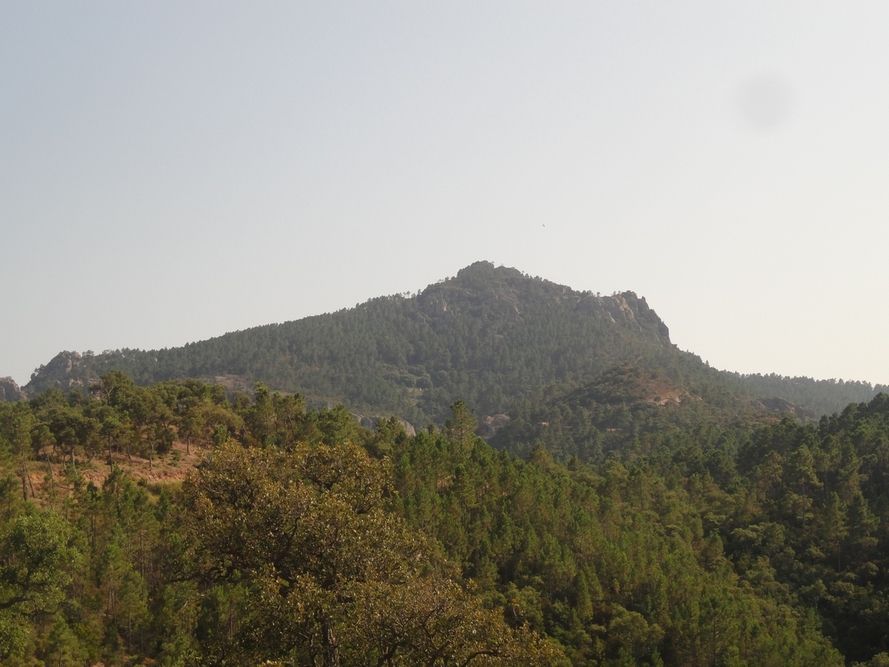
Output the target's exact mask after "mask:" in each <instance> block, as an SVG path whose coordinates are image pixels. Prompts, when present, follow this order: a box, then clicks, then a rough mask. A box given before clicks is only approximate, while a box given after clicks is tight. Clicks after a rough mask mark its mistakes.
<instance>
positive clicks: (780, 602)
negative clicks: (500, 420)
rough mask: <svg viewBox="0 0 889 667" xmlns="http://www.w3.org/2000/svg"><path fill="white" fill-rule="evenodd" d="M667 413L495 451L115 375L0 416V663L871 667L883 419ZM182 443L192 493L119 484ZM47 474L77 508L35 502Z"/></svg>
mask: <svg viewBox="0 0 889 667" xmlns="http://www.w3.org/2000/svg"><path fill="white" fill-rule="evenodd" d="M682 386H686V387H687V386H689V385H687V384H684V385H682ZM676 387H677V385H676V384H675V383H674V382H673V380H670V379H669V378H666V377H665V376H663V375H661V374H657V373H654V374H653V373H652V372H650V371H641V370H639V369H638V368H634V367H621V368H618V369H615V370H612V371H609V372H607V373H604V374H603V375H601V376H600V379H599V380H597V381H596V382H594V383H587V384H585V385H582V386H578V387H575V388H573V389H571V390H570V391H567V392H563V393H559V394H554V395H553V396H552V397H551V399H550V401H549V402H547V403H541V404H539V405H535V404H533V403H529V404H528V405H527V408H526V409H525V408H523V410H522V412H519V413H517V415H518V416H517V417H516V419H515V420H514V421H513V422H512V423H511V424H510V425H508V426H507V427H504V428H503V429H501V430H500V431H499V432H498V433H497V436H496V438H495V441H496V442H497V444H498V445H500V446H501V447H502V449H495V448H492V447H491V446H489V445H488V444H487V443H486V442H485V441H483V440H481V439H480V438H478V437H476V436H474V435H473V431H474V430H475V423H476V420H475V417H474V416H473V415H472V414H471V412H470V411H469V409H468V407H467V404H466V403H462V402H457V401H455V402H453V410H452V414H451V416H450V418H447V419H445V420H444V421H445V422H446V423H445V427H444V428H443V429H442V430H440V431H439V430H435V429H429V430H425V431H423V432H421V433H419V434H418V435H415V436H408V435H407V433H406V432H405V430H404V428H403V426H402V424H401V423H400V422H399V421H398V420H395V419H389V420H381V421H380V422H378V423H377V425H376V428H375V429H374V430H373V431H369V430H366V429H363V428H361V427H360V426H359V425H358V422H357V420H356V418H355V417H354V416H353V415H352V414H351V413H350V412H348V411H347V410H345V409H344V408H341V407H339V408H333V409H321V410H312V409H307V407H306V405H305V402H304V400H303V399H302V398H301V397H300V396H298V395H288V394H280V393H276V392H273V391H270V390H268V389H267V388H265V387H264V386H259V387H257V388H256V393H255V396H253V397H250V396H248V395H245V394H234V395H231V394H229V395H226V394H225V392H223V391H222V390H220V389H219V388H214V387H209V386H206V385H202V384H200V383H197V382H193V381H186V382H165V383H162V384H159V385H153V386H150V387H140V386H138V385H136V384H135V383H133V382H132V381H130V380H129V379H128V378H126V377H125V376H122V375H119V374H112V375H109V376H107V377H105V378H103V379H102V380H101V382H100V383H98V384H97V385H96V386H95V388H94V389H93V390H92V391H91V392H90V394H89V395H81V394H72V395H65V394H63V393H61V392H59V391H51V392H47V393H46V394H45V395H42V396H40V397H38V398H36V399H33V400H31V401H30V402H23V403H19V404H8V405H7V404H4V405H0V651H2V660H3V662H4V664H7V663H8V664H11V665H19V664H21V665H24V664H40V663H47V664H72V665H79V664H92V663H97V662H103V663H105V664H127V663H138V662H140V661H141V662H152V661H153V662H155V663H157V664H163V665H183V664H259V663H262V662H265V661H270V662H271V663H276V662H277V663H279V664H309V665H311V664H317V665H324V664H328V665H329V664H340V665H352V664H354V665H364V664H462V663H464V662H465V661H466V660H467V659H469V658H471V657H472V662H471V664H510V665H512V664H533V663H534V661H536V662H537V663H538V664H547V665H548V664H560V662H564V661H565V660H567V661H569V662H571V663H573V664H603V665H631V664H633V665H635V664H640V665H663V664H667V665H714V664H723V665H741V664H757V665H810V664H825V665H834V664H837V665H838V664H841V663H842V662H843V661H844V660H846V661H849V662H851V661H859V662H861V663H862V664H874V665H876V664H881V660H883V658H884V657H885V655H884V654H885V649H886V647H885V644H884V642H885V628H886V627H887V626H889V612H887V610H889V600H887V591H889V587H887V581H889V580H887V578H886V575H885V573H886V571H887V568H889V562H887V560H886V557H885V554H886V553H889V531H887V525H889V521H887V513H889V492H887V489H889V398H887V397H885V396H880V397H877V398H876V399H874V400H873V401H871V402H870V403H869V404H862V405H852V406H849V407H848V408H847V409H846V410H844V411H843V412H842V413H839V414H837V415H834V416H833V417H830V418H824V419H822V420H821V421H820V422H819V423H818V424H801V423H799V422H797V421H794V420H793V419H784V420H781V421H775V420H772V421H771V423H768V420H766V421H764V420H762V419H761V416H760V415H759V414H758V413H756V411H755V410H754V411H752V412H743V411H742V412H737V411H736V412H732V411H731V410H730V409H729V408H728V407H727V406H720V405H719V403H718V401H716V400H715V399H714V400H711V401H710V402H706V401H701V400H688V401H680V402H678V403H675V404H663V405H662V404H660V403H659V402H658V401H653V400H652V399H651V397H652V389H656V390H657V391H658V392H661V393H660V394H657V392H655V394H657V396H658V397H659V398H663V397H664V396H665V395H667V394H669V395H670V396H673V395H674V394H670V392H672V391H673V390H675V389H676ZM683 391H685V390H683ZM665 392H666V393H665ZM701 392H702V393H706V391H705V390H704V389H703V388H701ZM694 395H695V396H696V395H699V394H694ZM545 417H548V422H549V423H548V426H542V425H541V424H540V423H539V422H540V421H545V420H547V419H544V418H545ZM609 429H615V430H609ZM185 442H188V443H189V446H190V447H194V448H196V449H198V450H199V451H201V452H203V453H204V455H205V456H204V462H203V463H202V464H201V465H200V466H199V467H197V468H196V469H194V470H193V472H192V473H191V475H190V476H189V478H188V480H187V481H186V482H185V483H184V484H182V486H181V488H180V487H177V486H170V487H163V488H159V487H154V486H152V485H147V484H144V483H137V482H135V481H133V480H131V479H130V478H129V477H128V476H127V474H125V472H124V471H123V469H122V466H121V465H120V462H121V461H122V460H125V459H126V457H127V456H128V455H132V456H136V455H141V456H145V457H151V460H152V461H154V462H155V463H157V462H158V461H161V460H169V459H170V458H172V457H173V456H174V455H178V452H179V451H180V449H179V448H181V446H182V445H181V444H178V443H185ZM165 443H177V444H176V449H175V451H174V450H171V451H168V452H165ZM507 449H514V450H516V451H521V452H523V453H525V454H526V457H527V459H526V460H523V459H521V458H518V457H516V456H515V455H513V454H511V453H508V451H507ZM171 452H172V453H171ZM98 456H100V457H102V458H103V459H104V460H105V461H107V460H111V461H112V462H114V466H113V469H111V471H110V474H108V476H107V478H106V479H105V481H104V483H103V484H101V485H99V486H96V485H92V484H86V483H84V482H83V478H82V477H81V476H80V474H81V472H84V471H87V470H89V469H90V467H91V466H95V465H101V466H105V462H104V461H102V462H96V463H92V462H91V459H92V458H94V457H98ZM47 465H54V466H56V467H57V468H64V469H65V470H67V471H69V474H68V481H67V483H66V484H62V483H61V482H58V483H57V484H56V486H55V487H52V486H51V485H50V480H51V479H52V478H47V482H46V483H45V484H44V485H43V486H42V487H41V486H40V485H37V487H36V489H35V488H33V487H31V486H29V484H28V480H29V479H31V473H32V472H33V470H34V469H37V470H43V469H44V468H45V467H46V466H47ZM837 649H839V651H838V650H837ZM881 652H883V655H882V656H881ZM473 656H474V657H473Z"/></svg>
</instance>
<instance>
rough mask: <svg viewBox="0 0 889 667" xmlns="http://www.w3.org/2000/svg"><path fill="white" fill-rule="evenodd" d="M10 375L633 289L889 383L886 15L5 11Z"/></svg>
mask: <svg viewBox="0 0 889 667" xmlns="http://www.w3.org/2000/svg"><path fill="white" fill-rule="evenodd" d="M2 16H3V18H4V20H3V22H2V26H0V37H2V39H0V83H2V86H3V88H2V89H3V91H4V93H3V94H4V101H5V102H6V103H5V104H3V105H0V239H2V242H0V260H2V261H0V280H2V282H3V284H4V285H5V286H6V290H5V293H4V297H5V298H4V303H3V307H2V311H0V313H2V314H0V327H2V331H3V343H4V344H3V345H2V346H0V376H5V375H11V376H12V377H13V378H14V379H15V380H16V381H18V382H19V383H22V384H24V383H25V382H27V380H28V378H29V377H30V374H31V372H32V371H33V370H34V369H35V368H36V367H37V366H38V365H40V364H43V363H46V362H47V361H49V359H50V358H52V357H53V356H54V355H55V354H57V353H58V352H59V351H61V350H63V349H68V350H77V351H85V350H88V349H92V350H94V351H96V352H101V351H102V350H104V349H116V348H122V347H130V348H143V349H153V348H162V347H172V346H178V345H182V344H184V343H186V342H193V341H197V340H202V339H206V338H209V337H213V336H216V335H220V334H223V333H225V332H227V331H233V330H239V329H244V328H249V327H251V326H257V325H261V324H267V323H272V322H282V321H287V320H293V319H299V318H301V317H305V316H308V315H314V314H319V313H322V312H330V311H334V310H338V309H341V308H344V307H351V306H353V305H355V304H356V303H360V302H363V301H365V300H367V299H369V298H373V297H375V296H381V295H385V294H396V293H403V292H408V291H409V292H414V291H416V290H418V289H421V288H423V287H424V286H426V285H427V284H430V283H433V282H435V281H437V280H440V279H442V278H445V277H448V276H452V275H454V274H455V273H456V272H457V271H458V270H459V269H460V268H462V267H464V266H466V265H468V264H470V263H472V262H473V261H476V260H479V259H486V260H489V261H492V262H494V263H495V264H497V265H505V266H511V267H515V268H517V269H519V270H521V271H523V272H525V273H528V274H530V275H538V276H541V277H543V278H546V279H548V280H551V281H553V282H557V283H561V284H565V285H568V286H570V287H572V288H574V289H577V290H590V291H593V292H601V293H603V294H608V293H612V292H616V291H624V290H632V291H634V292H636V293H637V294H639V295H640V296H644V297H646V299H647V301H648V303H649V305H650V306H651V307H652V308H654V309H655V310H656V311H657V313H658V315H659V316H660V317H661V318H662V319H663V320H664V322H665V323H666V324H667V326H668V327H669V328H670V334H671V338H672V340H673V342H674V343H676V344H677V345H678V347H680V348H681V349H685V350H689V351H691V352H693V353H695V354H697V355H699V356H701V358H703V359H704V360H706V361H708V362H709V363H710V364H711V365H712V366H715V367H717V368H723V369H726V370H731V371H739V372H762V373H770V372H774V373H779V374H782V375H791V376H797V375H805V376H811V377H816V378H843V379H847V380H864V381H869V382H872V383H889V349H887V348H886V346H885V344H884V341H885V340H886V338H887V335H889V312H887V310H886V309H885V308H880V307H879V303H880V299H881V297H883V295H884V289H883V287H884V285H885V281H886V278H885V277H884V275H883V273H884V272H883V271H882V269H883V266H884V263H883V254H884V249H885V248H886V247H889V227H887V226H886V225H885V223H884V220H885V219H886V217H887V213H889V190H887V188H886V187H885V177H886V174H887V173H889V126H887V124H886V122H885V118H886V117H889V87H887V86H886V85H885V83H884V77H885V72H886V71H887V67H889V42H887V41H886V40H885V37H884V33H885V27H886V26H887V25H889V5H885V4H884V3H879V2H861V3H855V4H854V5H848V4H844V5H840V4H830V5H827V4H820V5H819V4H813V3H803V2H790V3H782V4H781V5H780V6H775V5H773V4H771V3H765V2H753V3H745V4H744V5H743V6H716V5H715V4H714V3H707V2H703V1H695V2H681V3H671V4H670V5H669V6H666V5H663V4H659V3H654V2H641V3H618V2H606V3H596V4H595V5H594V6H593V5H590V4H588V3H559V4H557V5H549V6H547V9H546V11H544V10H543V9H542V6H541V5H536V4H532V3H489V4H484V5H479V4H478V3H466V2H456V3H447V4H439V5H423V6H419V5H416V4H413V3H381V4H376V5H373V6H368V5H362V4H359V3H346V4H343V5H337V6H327V5H299V6H297V5H284V6H281V5H276V4H273V3H260V4H256V5H250V6H249V7H248V6H244V5H240V4H237V3H224V2H223V3H202V2H201V3H194V4H189V5H188V6H183V5H180V4H177V3H159V4H153V5H144V6H142V5H128V6H123V5H119V4H117V3H105V2H95V3H89V4H88V5H84V6H80V7H76V8H75V7H73V6H70V5H66V4H64V3H47V4H41V5H37V4H30V3H29V4H25V3H22V4H20V5H15V6H7V7H5V8H4V9H3V10H2Z"/></svg>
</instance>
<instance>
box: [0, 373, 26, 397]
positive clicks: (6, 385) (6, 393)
mask: <svg viewBox="0 0 889 667" xmlns="http://www.w3.org/2000/svg"><path fill="white" fill-rule="evenodd" d="M24 399H25V392H24V391H22V390H21V388H20V387H19V386H18V385H17V384H16V382H15V380H13V379H12V378H10V377H5V378H0V401H23V400H24Z"/></svg>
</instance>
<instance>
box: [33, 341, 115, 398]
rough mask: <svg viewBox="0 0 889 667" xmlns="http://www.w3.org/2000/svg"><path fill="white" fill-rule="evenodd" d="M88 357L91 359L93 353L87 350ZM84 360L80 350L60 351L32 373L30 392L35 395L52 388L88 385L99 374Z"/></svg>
mask: <svg viewBox="0 0 889 667" xmlns="http://www.w3.org/2000/svg"><path fill="white" fill-rule="evenodd" d="M86 357H87V358H88V359H91V358H92V353H91V352H87V353H86ZM84 361H85V360H84V357H83V356H81V354H80V353H79V352H67V351H66V352H59V353H58V354H57V355H56V356H54V357H53V358H52V359H50V360H49V362H48V363H47V364H46V365H45V366H41V367H40V368H38V369H37V370H36V371H34V373H33V374H32V375H31V382H30V383H28V386H27V388H28V391H29V393H31V394H32V395H34V394H36V393H40V392H43V391H46V390H47V389H52V388H57V389H61V390H62V391H70V390H72V389H81V388H84V387H88V386H89V385H90V383H91V382H94V381H95V380H97V379H98V375H97V374H96V373H95V371H93V370H92V369H91V368H90V366H89V365H88V364H86V363H84Z"/></svg>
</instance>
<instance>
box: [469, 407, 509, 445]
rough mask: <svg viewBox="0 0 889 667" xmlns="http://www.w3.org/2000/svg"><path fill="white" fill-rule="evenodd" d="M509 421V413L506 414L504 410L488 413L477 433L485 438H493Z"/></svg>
mask: <svg viewBox="0 0 889 667" xmlns="http://www.w3.org/2000/svg"><path fill="white" fill-rule="evenodd" d="M508 423H509V415H505V414H503V413H502V412H500V413H497V414H496V415H488V416H487V417H485V418H484V419H483V420H482V422H481V424H479V426H478V429H477V430H476V435H480V436H481V437H483V438H485V439H488V438H493V437H494V434H496V433H497V431H499V430H500V429H501V428H503V427H504V426H506V425H507V424H508Z"/></svg>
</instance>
